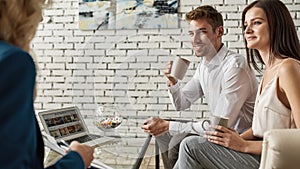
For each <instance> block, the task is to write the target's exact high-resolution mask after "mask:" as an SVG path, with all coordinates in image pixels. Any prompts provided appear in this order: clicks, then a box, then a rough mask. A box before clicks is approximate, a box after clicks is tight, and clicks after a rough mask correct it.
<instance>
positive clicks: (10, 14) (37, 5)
mask: <svg viewBox="0 0 300 169" xmlns="http://www.w3.org/2000/svg"><path fill="white" fill-rule="evenodd" d="M50 1H51V0H49V1H47V2H46V1H45V0H0V25H1V26H0V40H3V41H6V42H8V43H11V44H13V45H15V46H18V47H20V48H22V49H24V50H26V51H29V45H30V42H31V40H32V39H33V38H34V36H35V33H36V30H37V26H38V24H39V23H40V21H41V20H42V9H43V8H44V7H45V5H46V4H49V3H50Z"/></svg>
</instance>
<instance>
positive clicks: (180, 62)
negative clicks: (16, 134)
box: [170, 57, 190, 80]
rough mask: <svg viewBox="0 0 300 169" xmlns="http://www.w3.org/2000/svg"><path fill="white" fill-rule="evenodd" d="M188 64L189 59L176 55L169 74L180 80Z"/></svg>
mask: <svg viewBox="0 0 300 169" xmlns="http://www.w3.org/2000/svg"><path fill="white" fill-rule="evenodd" d="M189 65H190V61H189V60H187V59H185V58H182V57H176V58H175V59H174V61H173V63H172V67H171V73H170V76H172V77H174V78H176V79H179V80H182V79H183V77H184V75H185V73H186V71H187V69H188V67H189Z"/></svg>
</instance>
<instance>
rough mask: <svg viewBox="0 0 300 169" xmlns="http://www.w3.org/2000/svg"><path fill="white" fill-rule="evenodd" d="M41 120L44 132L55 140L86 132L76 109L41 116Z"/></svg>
mask: <svg viewBox="0 0 300 169" xmlns="http://www.w3.org/2000/svg"><path fill="white" fill-rule="evenodd" d="M41 120H44V124H45V125H46V127H47V129H46V130H48V132H49V133H50V135H51V136H53V137H54V138H55V139H58V138H63V137H67V136H71V135H75V134H78V133H83V132H86V131H85V127H84V124H83V122H82V120H81V118H80V117H79V115H78V113H77V111H76V109H71V110H70V109H69V110H61V111H59V112H53V113H46V114H43V115H42V119H41Z"/></svg>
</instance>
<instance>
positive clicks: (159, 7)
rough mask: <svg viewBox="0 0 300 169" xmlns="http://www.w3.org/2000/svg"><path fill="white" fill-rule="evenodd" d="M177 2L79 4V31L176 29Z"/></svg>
mask: <svg viewBox="0 0 300 169" xmlns="http://www.w3.org/2000/svg"><path fill="white" fill-rule="evenodd" d="M178 1H179V0H81V2H79V28H80V29H81V30H99V29H142V28H147V29H149V28H178Z"/></svg>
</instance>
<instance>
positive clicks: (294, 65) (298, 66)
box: [278, 58, 300, 76]
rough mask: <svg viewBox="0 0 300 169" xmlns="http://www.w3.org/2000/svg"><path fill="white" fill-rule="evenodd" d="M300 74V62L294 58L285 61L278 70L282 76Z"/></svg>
mask: <svg viewBox="0 0 300 169" xmlns="http://www.w3.org/2000/svg"><path fill="white" fill-rule="evenodd" d="M297 73H300V61H299V60H296V59H292V58H288V59H284V60H283V61H282V63H281V65H280V68H279V70H278V74H279V76H280V75H296V74H297Z"/></svg>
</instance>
